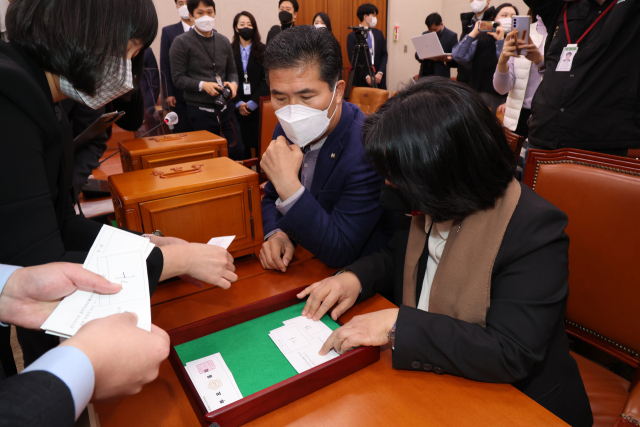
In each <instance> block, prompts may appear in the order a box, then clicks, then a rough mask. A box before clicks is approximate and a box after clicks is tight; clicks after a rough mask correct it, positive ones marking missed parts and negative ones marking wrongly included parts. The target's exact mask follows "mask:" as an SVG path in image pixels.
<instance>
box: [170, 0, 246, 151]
mask: <svg viewBox="0 0 640 427" xmlns="http://www.w3.org/2000/svg"><path fill="white" fill-rule="evenodd" d="M187 7H188V9H189V14H190V15H191V19H193V20H194V22H195V28H194V30H193V31H189V32H186V33H184V34H182V35H180V36H178V37H176V39H175V40H174V41H173V44H172V45H171V50H170V51H169V57H170V58H171V73H172V78H173V83H174V84H175V85H176V87H178V88H179V89H182V90H184V97H185V100H186V101H187V105H188V116H189V121H190V122H191V127H192V128H193V130H208V131H209V132H212V133H215V134H217V135H220V136H224V138H226V140H227V147H228V149H229V157H230V158H232V159H234V160H242V159H243V158H244V146H243V141H242V133H241V130H240V126H239V125H238V121H237V120H236V115H235V113H234V111H235V109H236V107H235V105H234V104H233V102H231V100H232V99H233V98H235V97H236V96H237V93H238V70H237V69H236V63H235V60H234V59H233V49H232V48H231V43H230V42H229V39H228V38H226V37H225V36H223V35H222V34H219V33H217V32H215V31H213V25H214V23H215V16H216V5H215V3H214V1H213V0H188V2H187ZM212 64H213V65H212ZM223 86H225V87H227V88H228V89H229V90H230V92H231V94H230V96H229V98H228V99H227V98H225V97H224V96H223V95H224V94H223V93H222V92H223ZM225 92H226V91H225Z"/></svg>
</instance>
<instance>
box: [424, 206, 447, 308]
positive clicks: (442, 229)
mask: <svg viewBox="0 0 640 427" xmlns="http://www.w3.org/2000/svg"><path fill="white" fill-rule="evenodd" d="M432 225H433V226H432ZM452 225H453V220H451V221H447V222H439V223H435V224H434V223H433V222H432V221H431V218H429V217H428V216H427V217H426V218H425V225H424V229H425V231H426V232H427V234H429V241H428V243H427V246H428V247H429V259H428V260H427V271H426V272H425V274H424V280H423V281H422V292H420V301H418V309H419V310H423V311H429V296H430V294H431V285H433V278H434V277H435V276H436V270H437V269H438V265H439V264H440V258H441V257H442V252H444V246H445V245H446V243H447V239H448V238H449V232H450V231H451V226H452ZM429 229H431V233H429Z"/></svg>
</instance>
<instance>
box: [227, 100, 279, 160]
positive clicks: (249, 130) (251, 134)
mask: <svg viewBox="0 0 640 427" xmlns="http://www.w3.org/2000/svg"><path fill="white" fill-rule="evenodd" d="M235 115H236V120H238V124H239V125H240V130H241V132H242V142H243V143H244V158H245V159H250V158H251V149H252V148H253V149H254V150H256V157H258V156H260V108H256V109H255V110H253V111H252V112H251V114H249V115H248V116H243V115H242V114H240V112H239V111H238V110H236V112H235ZM269 142H271V141H270V140H269V141H267V142H266V143H267V144H268V143H269Z"/></svg>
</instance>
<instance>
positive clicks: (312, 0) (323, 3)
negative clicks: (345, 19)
mask: <svg viewBox="0 0 640 427" xmlns="http://www.w3.org/2000/svg"><path fill="white" fill-rule="evenodd" d="M327 2H328V0H302V1H298V4H299V5H300V9H298V18H297V19H296V25H313V17H314V16H315V14H316V13H318V12H325V13H327ZM329 16H331V15H329ZM332 24H333V22H332Z"/></svg>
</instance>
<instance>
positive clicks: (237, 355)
mask: <svg viewBox="0 0 640 427" xmlns="http://www.w3.org/2000/svg"><path fill="white" fill-rule="evenodd" d="M304 304H305V303H304V302H302V303H300V304H296V305H293V306H291V307H287V308H285V309H283V310H279V311H274V312H273V313H270V314H267V315H266V316H262V317H258V318H257V319H253V320H249V321H248V322H245V323H241V324H239V325H236V326H232V327H230V328H227V329H223V330H222V331H218V332H215V333H213V334H210V335H206V336H204V337H201V338H198V339H195V340H193V341H189V342H186V343H184V344H180V345H177V346H175V349H176V352H177V353H178V356H179V357H180V361H181V362H182V364H183V365H184V366H186V364H187V363H188V362H191V361H192V360H196V359H200V358H202V357H206V356H210V355H212V354H215V353H220V354H221V355H222V358H223V359H224V361H225V363H226V364H227V366H228V367H229V370H230V371H231V373H232V374H233V378H234V379H235V380H236V383H237V384H238V388H239V389H240V392H241V393H242V396H244V397H247V396H249V395H250V394H253V393H256V392H258V391H260V390H264V389H265V388H267V387H271V386H272V385H274V384H277V383H279V382H281V381H284V380H286V379H288V378H291V377H293V376H295V375H297V373H298V372H297V371H296V370H295V369H293V366H291V363H289V361H288V360H287V358H286V357H284V355H283V354H282V352H280V350H279V349H278V347H277V346H276V345H275V344H274V342H273V341H272V340H271V338H269V332H271V331H272V330H274V329H276V328H279V327H281V326H284V324H283V323H282V322H283V321H284V320H289V319H291V318H293V317H297V316H300V313H302V309H303V308H304ZM321 320H322V322H323V323H324V324H325V325H327V326H328V327H329V328H331V329H332V330H336V329H338V328H339V325H338V324H337V323H336V322H334V321H333V320H332V319H331V318H330V317H329V316H326V315H325V316H324V317H323V318H322V319H321Z"/></svg>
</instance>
